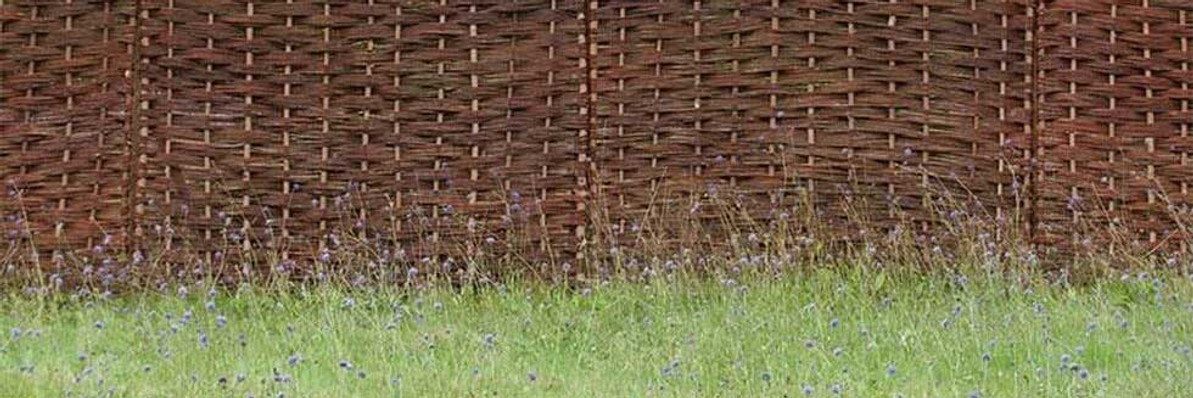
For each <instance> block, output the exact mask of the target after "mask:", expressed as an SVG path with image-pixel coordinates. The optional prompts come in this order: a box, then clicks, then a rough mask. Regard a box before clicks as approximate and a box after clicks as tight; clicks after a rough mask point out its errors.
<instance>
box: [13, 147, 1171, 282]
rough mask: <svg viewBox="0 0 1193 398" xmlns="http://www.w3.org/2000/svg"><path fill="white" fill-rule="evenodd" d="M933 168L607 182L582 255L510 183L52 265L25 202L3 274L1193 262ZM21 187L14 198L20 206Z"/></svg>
mask: <svg viewBox="0 0 1193 398" xmlns="http://www.w3.org/2000/svg"><path fill="white" fill-rule="evenodd" d="M905 172H909V173H920V172H923V171H922V170H906V171H905ZM931 180H932V181H933V184H932V185H931V186H930V188H929V189H928V190H927V192H925V193H924V195H926V196H925V197H924V198H922V200H921V201H920V202H921V203H920V205H921V206H922V207H921V208H920V211H916V212H915V213H914V214H912V213H910V212H906V211H903V210H902V209H901V207H900V206H899V205H897V204H896V203H895V202H894V201H892V200H891V199H890V198H885V200H878V199H879V198H878V197H877V195H867V194H864V193H863V192H866V190H865V188H866V187H859V186H851V187H846V188H844V190H845V191H846V192H845V194H844V195H842V196H841V197H842V198H844V199H842V200H839V201H837V202H836V203H828V202H823V200H821V201H819V202H818V199H819V198H815V197H814V195H812V194H811V193H809V192H808V191H806V190H799V189H793V190H791V192H785V193H783V194H781V195H766V194H763V193H758V192H745V191H740V190H735V189H733V188H732V187H729V186H722V185H708V186H706V187H703V188H704V189H701V190H694V189H690V188H691V187H687V188H688V189H687V190H682V191H681V190H678V189H677V190H675V191H666V190H665V189H669V188H660V189H659V191H658V192H652V193H651V195H652V197H655V198H659V199H658V200H652V201H651V203H650V204H649V205H648V206H646V207H645V208H641V209H632V210H627V209H619V208H616V206H614V205H613V204H610V203H608V202H607V198H606V197H605V196H604V195H602V194H601V193H600V192H597V193H596V194H595V195H593V196H592V197H590V202H589V205H588V206H587V209H588V212H589V213H588V224H587V225H586V228H585V229H584V231H585V233H584V234H583V236H580V237H579V238H578V241H577V242H576V245H574V250H572V251H564V250H556V249H555V248H556V247H558V245H555V244H552V242H550V241H548V240H546V239H548V238H545V237H543V235H544V234H542V233H540V232H541V231H536V230H535V228H536V222H535V221H534V217H532V216H527V215H526V214H520V213H519V212H518V211H513V210H510V209H518V208H519V203H516V202H517V201H518V200H519V199H518V196H517V194H516V193H507V194H505V195H503V196H504V197H505V198H506V199H505V200H507V201H506V202H505V203H504V204H505V207H506V209H507V214H506V215H505V216H503V218H502V220H501V222H500V223H498V224H496V227H494V226H493V224H485V223H479V222H477V221H476V220H475V219H472V218H470V217H469V215H467V214H462V213H452V212H448V213H447V214H441V216H440V217H436V218H434V219H433V220H432V219H431V218H430V217H428V216H427V214H425V212H419V211H418V209H413V210H410V211H406V212H402V213H400V214H399V212H398V211H397V210H395V209H393V208H392V207H391V208H390V209H389V214H385V215H384V216H383V217H382V219H384V220H385V221H386V222H383V223H371V224H369V225H365V224H364V223H363V222H362V221H361V220H362V218H361V217H360V215H361V214H363V210H364V204H363V203H362V202H361V201H360V200H357V199H355V198H354V196H353V192H352V191H347V192H345V193H344V194H343V196H342V197H340V198H337V200H336V202H335V203H336V211H337V214H339V217H338V219H337V222H335V223H333V224H332V225H329V227H328V229H327V230H326V232H325V233H324V234H323V235H322V236H319V237H316V238H315V239H312V240H310V241H307V242H304V243H303V244H301V245H292V243H291V242H293V240H290V239H279V237H282V235H283V233H282V230H283V229H282V228H281V226H280V225H279V224H278V223H276V222H273V221H272V220H273V218H271V217H270V215H269V214H261V215H260V217H261V218H263V219H265V220H266V221H265V222H264V223H262V224H263V225H264V227H263V228H258V229H251V228H248V227H247V226H246V225H247V223H239V222H237V221H236V220H234V217H228V216H223V215H221V216H220V222H221V224H222V227H221V228H219V230H218V231H217V232H218V234H217V235H216V239H214V241H209V242H206V244H205V245H197V244H195V243H198V242H192V241H190V240H189V239H193V237H194V235H193V234H192V235H189V238H188V236H187V235H184V234H179V233H177V232H176V231H175V227H174V226H173V225H169V224H170V223H177V224H179V225H185V224H186V219H185V218H184V217H185V215H183V216H182V217H179V218H173V219H172V221H171V222H170V223H167V225H157V226H153V227H150V228H147V230H148V233H147V234H146V237H147V239H144V241H146V242H148V243H147V244H146V245H145V246H144V247H140V248H135V249H134V250H131V252H130V251H122V250H120V249H121V248H119V247H115V246H116V245H114V244H112V239H111V236H110V235H109V236H107V237H105V239H103V240H102V241H101V242H100V243H99V244H98V245H96V247H93V248H92V249H91V250H88V251H83V252H68V251H55V252H52V253H50V255H49V260H48V261H47V260H46V259H45V252H44V250H43V249H42V248H39V247H36V246H34V245H33V244H32V242H33V241H34V240H33V239H30V237H31V234H32V232H31V231H30V229H29V227H28V225H29V223H28V222H27V221H26V219H25V216H24V215H25V213H24V212H22V211H17V212H14V213H13V214H10V215H6V216H7V217H8V218H7V219H6V224H5V225H6V227H5V228H6V229H5V233H6V236H7V237H8V239H7V240H6V245H5V246H4V247H3V250H2V251H0V262H2V263H3V278H0V279H2V280H3V283H4V285H7V286H9V287H12V288H22V289H24V290H25V291H28V292H30V293H51V292H73V293H76V294H97V293H103V292H111V291H120V290H144V289H152V290H169V289H172V288H173V287H175V286H188V285H189V286H200V287H203V286H207V287H210V286H215V285H224V286H235V285H238V284H244V283H248V284H253V285H262V286H270V287H279V288H284V287H287V286H302V285H309V284H321V283H337V284H343V285H347V286H378V285H380V286H422V285H426V284H478V283H480V284H483V283H491V282H494V281H499V280H502V279H508V278H523V279H534V280H545V281H551V282H554V283H566V284H579V285H585V284H593V283H603V282H607V281H612V280H628V281H648V280H650V279H652V278H667V277H670V276H672V275H693V274H694V275H706V276H711V277H715V278H719V279H721V280H723V281H726V282H727V283H733V281H736V280H737V279H738V278H739V276H740V275H742V274H752V275H773V276H776V277H777V276H780V275H784V274H792V273H799V272H801V271H803V270H807V269H811V268H824V267H831V268H839V269H847V270H853V271H857V272H864V273H883V274H888V275H889V274H923V273H947V274H950V275H952V276H954V277H955V278H958V280H963V279H964V278H970V277H973V276H975V275H984V276H990V277H1000V278H1001V277H1007V278H1013V279H1014V278H1033V277H1039V276H1048V277H1050V278H1051V279H1053V280H1056V281H1059V282H1080V281H1084V280H1089V279H1090V278H1098V277H1106V276H1109V275H1115V274H1116V273H1120V272H1122V271H1125V270H1140V269H1146V270H1151V269H1175V270H1180V271H1182V272H1185V271H1188V269H1189V267H1188V265H1186V264H1187V263H1186V260H1185V259H1184V257H1183V256H1182V255H1181V254H1180V253H1182V252H1183V251H1184V249H1185V248H1187V247H1188V243H1187V242H1185V241H1178V240H1180V239H1178V238H1169V239H1167V240H1166V241H1165V242H1164V243H1165V244H1164V245H1163V246H1157V245H1155V244H1148V243H1147V242H1141V240H1140V239H1138V237H1137V236H1136V234H1133V233H1132V232H1131V231H1130V229H1129V226H1128V225H1127V224H1125V223H1122V222H1110V223H1103V222H1097V221H1094V220H1112V221H1113V220H1115V218H1114V217H1113V215H1112V214H1110V212H1109V211H1108V210H1106V209H1105V208H1104V207H1099V205H1098V203H1097V202H1096V200H1095V201H1087V202H1086V203H1083V204H1082V205H1081V206H1083V207H1081V208H1080V209H1081V211H1083V212H1085V213H1089V214H1100V215H1101V216H1100V217H1084V218H1078V219H1077V220H1075V222H1074V223H1073V228H1074V229H1073V231H1074V232H1073V233H1071V234H1068V235H1067V238H1066V239H1067V242H1068V243H1064V242H1061V244H1050V245H1048V246H1043V247H1041V246H1037V245H1035V244H1034V242H1032V240H1031V239H1029V237H1028V236H1027V229H1028V228H1027V222H1026V219H1025V214H1026V210H1027V209H1026V203H1027V201H1026V200H1024V199H1023V197H1022V195H1019V194H1018V192H1019V189H1016V190H1014V191H1013V192H1012V193H1011V194H1010V195H1009V196H1008V197H1007V198H1005V199H996V200H1004V201H1005V202H1004V203H1003V206H1001V207H1000V208H1002V209H1003V210H1001V211H999V212H997V213H996V212H993V211H991V209H992V208H994V204H993V203H990V200H989V199H987V200H982V199H980V198H977V197H976V196H974V195H973V194H972V193H970V192H969V190H968V189H965V187H964V184H963V183H961V182H960V181H958V180H956V179H949V178H944V177H941V176H933V178H932V179H931ZM793 181H794V180H793ZM658 186H666V185H664V184H659V185H658ZM791 186H798V183H796V182H793V183H792V184H791ZM1015 186H1016V187H1020V186H1021V184H1015ZM17 191H18V193H17V194H16V195H13V196H12V197H13V198H15V200H16V203H17V206H16V208H17V209H20V194H19V189H18V190H17ZM357 196H359V195H357ZM664 199H665V200H664ZM760 201H761V202H760ZM760 203H768V204H767V205H764V206H763V205H760ZM1086 207H1088V208H1086ZM1170 208H1172V206H1170ZM760 209H762V210H760ZM876 209H881V210H876ZM1169 217H1171V220H1170V221H1171V222H1172V224H1173V225H1175V226H1176V227H1175V228H1177V229H1178V232H1182V233H1179V234H1172V236H1174V237H1176V236H1180V237H1183V236H1188V234H1185V233H1183V232H1184V231H1185V230H1186V229H1187V227H1186V225H1188V222H1187V219H1188V217H1189V214H1188V213H1187V212H1179V211H1176V210H1172V211H1170V214H1169ZM168 220H169V219H168ZM378 224H380V225H378ZM399 225H407V226H411V225H412V226H413V227H400V226H399ZM411 228H413V231H412V230H411ZM449 232H451V233H452V235H450V236H445V234H447V233H449ZM200 247H203V248H204V249H200ZM80 292H89V293H80Z"/></svg>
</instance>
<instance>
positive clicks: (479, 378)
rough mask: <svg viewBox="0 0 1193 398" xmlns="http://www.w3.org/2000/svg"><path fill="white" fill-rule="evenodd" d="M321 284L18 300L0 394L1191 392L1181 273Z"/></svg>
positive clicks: (818, 274) (1188, 305)
mask: <svg viewBox="0 0 1193 398" xmlns="http://www.w3.org/2000/svg"><path fill="white" fill-rule="evenodd" d="M335 286H342V285H328V286H326V287H308V288H295V289H290V290H286V291H279V290H263V289H260V288H249V287H245V288H242V289H241V290H240V291H237V292H224V293H216V294H213V295H211V296H208V295H206V294H204V292H202V291H201V290H202V288H194V287H192V293H191V294H189V295H185V297H182V296H181V295H179V294H173V293H171V294H169V295H163V294H138V295H131V296H119V297H114V298H102V297H90V298H89V297H86V296H76V297H74V298H70V297H66V296H39V297H41V298H38V297H32V298H30V297H27V296H22V295H18V294H17V293H15V292H14V293H11V294H12V295H11V296H9V297H8V299H7V300H5V301H4V302H3V303H2V304H0V327H3V330H4V331H6V333H8V331H11V333H8V334H7V335H6V336H4V337H2V338H0V385H3V386H5V387H4V388H3V389H2V391H0V394H3V395H6V396H62V395H70V396H96V395H109V394H110V395H114V396H240V397H245V396H250V395H251V396H256V397H274V396H279V395H282V394H284V395H285V396H311V397H329V396H480V395H497V396H508V395H516V396H523V395H548V396H655V395H663V396H803V394H805V393H810V394H811V395H813V396H833V395H834V393H839V394H840V395H842V396H859V397H870V396H896V395H899V394H901V395H903V396H907V397H920V396H933V397H936V396H954V397H967V396H982V397H1020V396H1081V397H1084V396H1107V397H1123V396H1139V397H1151V396H1177V395H1180V394H1181V393H1182V392H1183V391H1189V389H1190V388H1193V356H1191V355H1190V349H1189V346H1190V344H1193V284H1191V283H1190V282H1189V280H1187V279H1184V278H1178V277H1171V278H1165V279H1152V278H1141V277H1138V276H1133V277H1131V278H1129V279H1127V280H1104V281H1102V282H1097V283H1094V284H1091V285H1088V286H1082V287H1068V286H1061V285H1056V284H1047V283H1044V282H1038V283H1037V282H1028V283H1020V282H1015V283H1013V282H1010V281H1009V279H1007V278H1002V277H992V278H986V277H974V278H972V279H969V280H965V281H961V280H958V279H953V278H947V277H941V276H930V275H919V276H899V277H893V276H888V275H887V274H883V273H875V272H866V271H861V270H855V271H849V270H821V271H806V272H796V273H788V274H786V275H784V276H780V277H774V276H768V277H763V276H739V277H738V278H737V279H736V280H731V279H721V280H720V281H717V280H716V279H714V278H707V277H700V278H694V277H684V276H680V275H662V276H659V277H656V278H654V279H653V280H652V281H650V282H645V283H628V282H611V283H607V284H601V285H594V286H593V287H592V288H584V289H579V288H576V289H571V290H568V289H567V288H565V287H562V286H560V285H546V284H541V283H510V284H508V285H497V286H489V287H480V288H465V289H463V290H461V289H452V288H437V287H426V288H394V289H385V290H364V289H360V290H350V289H347V288H344V287H335ZM221 317H222V318H221ZM221 319H224V320H226V321H221ZM225 322H226V323H225ZM221 325H222V326H221ZM202 336H206V337H205V339H206V341H203V339H204V337H202Z"/></svg>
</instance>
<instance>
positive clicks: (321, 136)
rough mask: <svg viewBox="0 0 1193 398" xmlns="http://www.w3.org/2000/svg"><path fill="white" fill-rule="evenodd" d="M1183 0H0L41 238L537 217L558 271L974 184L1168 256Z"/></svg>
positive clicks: (266, 239) (918, 208) (453, 237)
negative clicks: (685, 217) (609, 242)
mask: <svg viewBox="0 0 1193 398" xmlns="http://www.w3.org/2000/svg"><path fill="white" fill-rule="evenodd" d="M1190 13H1193V6H1191V5H1189V4H1187V2H1182V1H1174V0H1169V1H1163V0H1121V1H1110V0H1097V1H1084V0H1083V1H1076V0H1071V1H1050V0H1049V1H1040V0H1036V1H1033V0H933V1H926V0H924V1H920V0H917V1H908V0H870V1H844V0H841V1H837V0H832V1H829V0H738V1H677V0H657V1H652V0H647V1H615V0H608V1H584V0H522V1H502V0H476V1H454V0H442V1H395V0H367V1H322V2H316V1H307V0H288V1H278V0H270V1H246V0H216V1H206V0H202V1H201V0H141V1H140V2H134V1H131V0H111V1H21V0H0V44H2V45H0V89H2V91H0V100H2V101H0V128H2V130H0V177H3V180H4V183H5V186H6V191H7V192H6V195H5V199H4V200H3V201H0V212H3V214H4V215H5V218H6V219H5V230H6V231H10V233H13V234H16V235H22V234H24V235H28V236H26V238H31V239H32V240H31V241H32V242H36V243H37V245H36V246H37V247H38V248H39V249H47V250H48V249H53V248H61V249H88V248H93V247H94V246H96V245H97V244H101V245H104V246H106V245H109V244H110V245H117V244H118V243H120V242H123V243H128V244H127V245H124V246H125V247H155V248H169V249H181V248H186V249H191V250H195V251H199V252H206V253H208V254H209V255H210V254H211V253H213V252H217V253H218V254H219V255H234V254H235V253H232V252H225V251H229V250H231V251H236V252H242V251H243V250H245V249H248V250H250V251H252V250H254V249H258V248H262V247H265V248H273V249H282V251H284V252H287V253H292V254H294V255H296V256H300V257H308V258H309V257H310V256H313V255H318V254H319V253H321V252H326V251H328V250H335V249H336V248H337V247H338V246H340V243H341V241H342V240H344V239H347V235H356V236H362V235H361V234H364V236H368V237H370V238H371V239H375V240H376V241H378V242H386V243H400V244H401V246H402V247H404V248H405V249H406V250H409V252H410V253H411V254H413V255H419V256H421V255H424V254H430V253H443V252H451V251H459V250H461V249H463V250H465V251H469V250H486V249H484V245H485V244H486V243H485V242H487V241H488V242H492V241H494V240H501V241H503V242H508V241H509V240H510V238H509V237H510V236H511V234H515V233H516V234H518V238H517V239H516V241H517V242H518V243H517V245H516V246H518V249H519V250H520V251H526V252H528V253H532V255H535V256H544V257H550V258H555V259H561V258H568V257H570V256H572V255H573V254H574V253H575V252H576V251H577V250H582V246H583V242H585V241H587V240H588V239H590V238H589V237H591V236H594V234H595V233H594V231H593V230H594V228H595V226H597V225H615V226H616V229H617V230H619V231H625V230H628V229H629V228H630V225H633V224H636V223H638V222H641V221H643V220H646V219H650V218H651V217H656V218H657V217H663V216H662V215H665V214H673V213H675V211H676V210H678V211H679V212H680V213H682V212H690V213H694V214H698V215H703V216H706V217H708V218H709V220H710V222H715V217H717V215H716V214H711V213H709V214H707V215H704V214H703V213H702V212H703V210H701V208H700V203H706V202H709V201H715V200H720V199H728V200H731V201H733V202H735V203H740V204H742V206H743V209H744V210H746V213H748V214H749V215H750V216H751V217H753V218H754V219H756V220H768V219H773V218H776V217H779V216H780V214H781V213H784V212H786V211H787V210H788V209H791V208H792V207H793V206H796V205H797V204H801V203H810V204H811V205H812V206H813V207H814V208H815V211H816V213H817V214H819V215H820V218H819V220H820V222H823V223H827V224H837V223H839V222H840V223H841V224H842V225H844V223H843V222H842V220H844V219H846V218H848V217H849V215H848V214H846V213H847V211H846V208H848V209H849V211H850V212H853V214H855V215H857V214H860V215H861V216H862V217H863V218H865V219H867V220H868V221H870V222H873V223H874V224H875V225H876V226H878V227H882V226H890V225H892V224H893V223H894V222H896V221H899V222H907V221H912V222H918V221H924V222H927V221H929V220H933V219H938V218H939V215H938V214H934V212H935V211H937V210H936V209H947V208H952V207H956V206H957V205H958V204H960V205H961V206H963V207H965V208H968V209H971V210H973V211H978V212H982V213H984V214H987V215H990V216H993V217H1009V216H1011V213H1012V212H1014V211H1016V209H1021V210H1024V211H1025V212H1026V217H1024V220H1025V221H1026V222H1027V223H1028V224H1030V225H1028V227H1030V228H1029V229H1031V230H1033V231H1036V233H1037V236H1038V237H1039V238H1040V242H1043V243H1046V244H1049V245H1056V246H1057V247H1071V246H1072V244H1074V243H1081V239H1078V237H1075V236H1074V235H1073V234H1070V233H1068V231H1070V230H1072V227H1073V226H1074V225H1077V224H1081V223H1087V222H1092V224H1093V225H1110V224H1112V223H1114V224H1116V225H1123V226H1126V227H1127V229H1128V230H1129V231H1131V232H1130V233H1131V234H1132V236H1133V239H1137V240H1139V241H1142V242H1146V243H1148V244H1150V245H1153V246H1156V247H1159V246H1162V245H1164V244H1165V243H1166V242H1177V241H1183V240H1184V238H1183V234H1181V233H1180V230H1181V227H1180V223H1179V222H1176V220H1174V219H1173V217H1172V214H1173V213H1174V212H1181V211H1183V210H1182V209H1183V208H1184V207H1183V206H1185V204H1187V203H1188V200H1189V199H1188V195H1189V193H1188V186H1187V185H1188V180H1189V175H1190V173H1189V171H1188V170H1189V165H1188V152H1189V151H1190V149H1189V148H1188V147H1189V146H1190V145H1189V144H1188V143H1186V141H1187V140H1188V139H1189V138H1188V133H1189V124H1190V123H1191V121H1193V113H1190V110H1189V101H1190V100H1191V99H1193V92H1191V91H1190V90H1189V84H1190V82H1191V81H1193V72H1190V70H1189V63H1190V61H1191V60H1193V54H1191V53H1190V50H1189V41H1190V39H1191V38H1193V26H1191V21H1190V19H1191V16H1190V15H1189V14H1190ZM719 192H732V193H733V194H734V195H737V196H736V197H733V198H723V197H718V196H717V195H718V193H719ZM805 198H806V199H808V202H803V199H805ZM944 202H951V203H944ZM1094 203H1097V204H1098V207H1095V206H1094ZM843 204H848V206H845V205H843ZM1095 209H1104V210H1095ZM594 214H599V215H600V216H599V217H596V216H594ZM595 218H600V220H595ZM606 221H608V223H606ZM858 232H859V231H854V230H842V231H841V232H840V235H841V236H840V238H843V239H851V238H855V237H856V236H853V235H856V233H858ZM105 235H108V236H110V237H111V238H108V239H105V238H104V236H105ZM494 238H497V239H494ZM104 240H108V241H109V242H108V243H104V242H103V241H104ZM113 242H116V243H113ZM229 248H232V249H229ZM241 254H244V253H241Z"/></svg>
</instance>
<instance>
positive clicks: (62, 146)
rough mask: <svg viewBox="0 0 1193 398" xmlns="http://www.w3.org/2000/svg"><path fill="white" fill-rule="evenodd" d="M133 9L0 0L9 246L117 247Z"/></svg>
mask: <svg viewBox="0 0 1193 398" xmlns="http://www.w3.org/2000/svg"><path fill="white" fill-rule="evenodd" d="M133 10H134V2H133V1H126V0H111V1H74V2H45V1H23V0H4V1H0V179H2V182H0V183H2V184H3V185H4V196H3V197H2V198H0V214H2V215H3V217H4V219H3V227H0V230H2V231H4V233H5V234H6V238H7V239H8V242H9V243H10V244H11V243H17V242H21V244H22V245H24V244H30V245H31V246H30V247H32V248H34V250H33V252H42V253H45V252H48V251H49V250H52V249H85V250H90V251H95V252H97V253H100V254H107V253H111V252H114V251H117V250H121V249H122V246H123V243H124V237H125V236H124V235H125V234H124V231H125V220H126V217H125V216H126V214H127V213H128V211H127V206H126V205H127V202H126V201H125V200H124V199H125V198H124V192H125V190H126V188H127V184H128V183H129V180H128V174H129V170H130V169H129V168H128V167H127V166H128V164H129V160H130V159H129V158H128V156H127V152H126V145H125V144H126V142H125V139H126V135H127V133H128V131H129V126H128V122H129V118H128V117H127V115H128V111H129V110H130V107H129V105H130V103H129V102H128V101H126V100H127V99H128V98H129V93H130V89H131V79H129V78H128V76H129V75H128V73H129V71H130V69H131V65H132V64H131V62H130V60H131V59H132V58H131V56H130V54H131V52H132V47H131V44H132V42H133V34H134V31H135V30H134V29H133V26H132V24H131V23H130V21H131V16H132V14H133ZM23 251H24V250H23ZM45 260H47V259H45V258H43V259H42V261H45Z"/></svg>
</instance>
